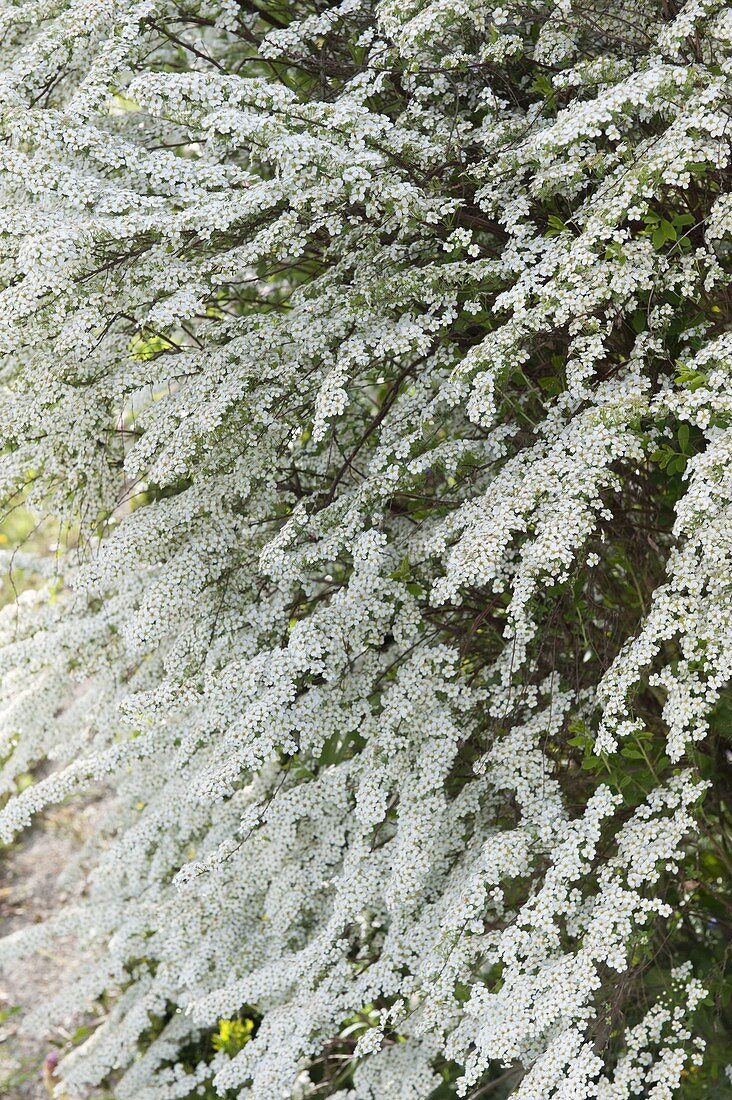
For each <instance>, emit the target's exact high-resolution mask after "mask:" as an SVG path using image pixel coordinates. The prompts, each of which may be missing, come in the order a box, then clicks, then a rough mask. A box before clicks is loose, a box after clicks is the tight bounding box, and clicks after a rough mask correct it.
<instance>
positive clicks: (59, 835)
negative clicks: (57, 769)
mask: <svg viewBox="0 0 732 1100" xmlns="http://www.w3.org/2000/svg"><path fill="white" fill-rule="evenodd" d="M93 814H94V807H93V806H90V807H87V809H86V810H85V811H82V812H81V814H80V813H79V809H78V807H76V808H75V809H74V811H73V813H72V811H71V810H70V809H69V810H64V809H61V810H57V811H55V812H53V813H51V814H48V815H47V816H46V819H45V820H44V821H43V823H42V824H40V825H38V826H36V827H35V828H34V829H32V830H31V831H30V832H28V833H27V834H26V835H25V836H24V837H23V838H22V839H21V841H20V842H19V843H18V844H17V845H14V846H13V848H12V849H10V850H9V851H7V852H5V853H2V854H0V936H6V935H8V934H10V933H11V932H14V931H15V930H16V929H17V928H21V927H23V926H24V925H27V924H29V923H33V922H39V921H43V920H45V919H46V918H47V917H49V916H50V915H52V914H53V913H54V912H55V911H56V910H57V909H58V907H59V905H60V904H62V903H63V902H64V901H66V900H67V899H68V896H69V895H68V893H67V892H65V891H64V889H62V888H61V886H60V885H59V881H58V880H59V875H60V873H61V871H62V870H63V868H64V867H65V866H66V865H67V864H68V863H69V861H70V860H71V859H72V858H73V856H74V854H75V853H76V851H77V850H78V847H79V844H80V841H81V840H82V839H83V837H84V835H85V834H86V833H87V832H88V830H89V828H90V825H91V818H92V816H93ZM72 961H73V960H72V959H70V958H69V956H68V954H64V952H63V951H62V950H59V951H58V952H55V953H54V954H52V955H50V954H45V955H39V956H38V957H34V958H31V959H25V960H23V961H22V962H20V963H19V964H18V965H17V966H13V967H8V968H5V969H0V1097H2V1100H48V1096H49V1093H48V1091H47V1089H46V1086H45V1085H44V1082H43V1062H44V1059H45V1058H46V1055H48V1054H49V1053H51V1052H52V1051H53V1050H54V1049H57V1048H59V1047H61V1046H64V1045H66V1044H67V1043H68V1041H69V1039H70V1035H69V1033H68V1032H66V1031H63V1030H61V1029H56V1030H55V1031H52V1032H51V1033H49V1034H48V1035H41V1034H39V1035H27V1034H24V1033H23V1032H22V1031H21V1029H20V1026H19V1021H20V1015H21V1014H20V1013H19V1012H17V1011H15V1010H17V1009H27V1008H30V1007H34V1006H37V1005H39V1004H42V1003H43V1001H44V1000H45V999H46V998H48V997H49V996H50V995H52V994H53V993H54V992H55V991H56V990H57V988H58V985H59V982H60V980H61V977H62V975H63V973H64V970H65V969H67V968H68V967H69V965H70V964H71V962H72Z"/></svg>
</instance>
